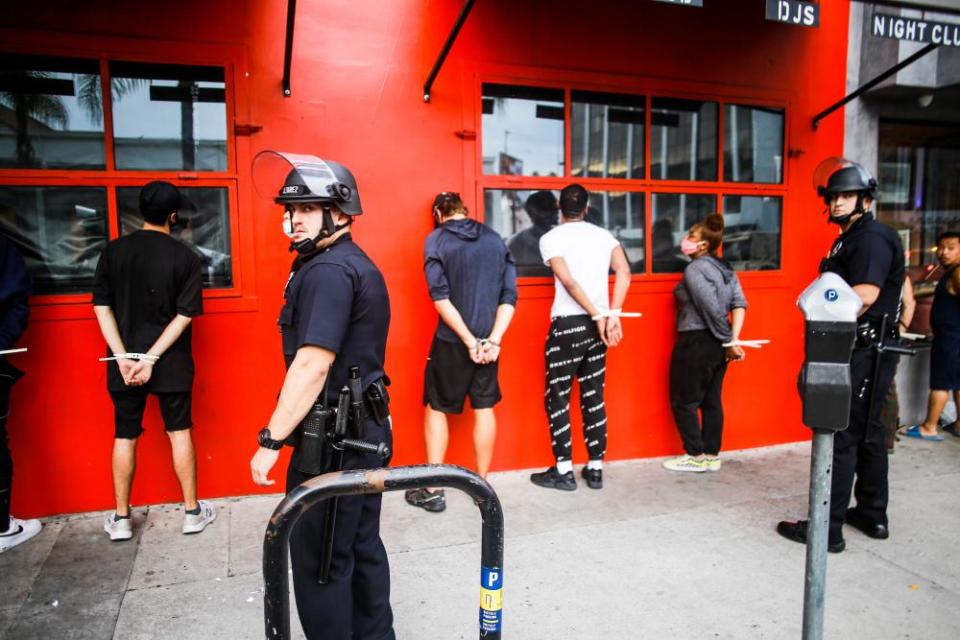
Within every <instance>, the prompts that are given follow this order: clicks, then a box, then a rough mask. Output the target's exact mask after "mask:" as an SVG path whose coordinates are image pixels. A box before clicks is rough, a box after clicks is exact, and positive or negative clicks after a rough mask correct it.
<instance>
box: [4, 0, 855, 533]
mask: <svg viewBox="0 0 960 640" xmlns="http://www.w3.org/2000/svg"><path fill="white" fill-rule="evenodd" d="M706 4H707V5H708V6H707V7H706V8H704V9H689V8H683V7H678V6H672V5H669V4H665V3H659V2H650V1H646V0H633V1H631V2H613V1H606V0H601V1H600V2H597V3H594V4H593V5H590V10H589V11H587V10H585V9H584V5H583V4H582V3H579V2H573V1H571V0H554V1H546V0H542V1H531V2H511V1H509V0H484V1H483V2H478V3H477V4H476V7H475V9H474V11H473V14H472V15H471V16H470V18H469V20H468V21H467V23H466V26H465V27H464V29H463V32H462V33H461V36H460V38H459V40H458V41H457V43H456V44H455V46H454V47H453V50H452V52H451V54H450V57H449V59H448V60H447V63H446V65H445V67H444V68H443V70H442V72H441V73H440V76H439V78H438V80H437V82H436V85H435V87H434V91H433V100H432V102H431V103H430V104H424V103H423V101H422V99H421V93H422V84H423V81H424V79H425V77H426V74H427V72H428V70H429V68H430V66H431V64H432V62H433V60H434V58H435V56H436V54H437V52H438V51H439V49H440V46H441V44H442V42H443V40H444V38H445V37H446V35H447V32H448V31H449V29H450V27H451V25H452V24H453V21H454V19H455V17H456V15H457V13H458V11H459V9H460V7H461V5H462V3H461V2H459V1H456V0H391V2H381V1H378V0H350V1H348V0H324V1H323V2H301V3H298V9H299V10H298V16H297V30H296V44H295V50H294V58H293V96H292V97H290V98H284V97H282V95H281V91H280V78H281V73H282V62H283V34H284V26H285V18H286V2H283V1H281V0H273V1H271V2H260V1H256V2H254V1H248V2H236V1H231V2H227V1H225V0H216V1H213V0H211V1H210V2H203V3H196V2H186V1H176V2H165V3H147V2H143V3H130V2H119V1H115V2H88V3H68V2H63V1H58V2H49V3H43V4H42V5H37V6H30V7H29V10H28V9H27V8H12V9H9V10H8V11H7V13H6V14H5V15H3V16H0V41H2V42H3V43H4V44H3V45H0V48H3V49H8V50H14V51H23V52H32V53H49V54H56V55H78V56H80V55H100V54H101V53H102V52H105V51H106V52H108V53H110V54H111V55H112V56H114V57H117V58H122V59H131V58H135V59H144V60H153V61H158V62H182V63H198V64H199V63H213V64H221V63H222V64H225V65H227V67H228V86H230V87H232V93H231V95H232V101H231V102H229V103H228V104H230V106H231V107H232V110H233V113H232V114H231V115H232V117H233V119H234V122H235V123H238V124H253V125H259V126H262V127H263V129H262V130H261V131H260V132H259V133H256V134H254V135H252V136H249V137H237V138H236V145H235V148H234V149H233V152H232V153H233V154H234V157H233V162H234V163H235V166H236V167H237V170H238V203H237V211H236V212H235V213H236V227H235V229H234V231H235V233H236V234H237V236H238V239H237V243H236V252H237V257H236V260H237V267H236V268H237V276H238V278H239V280H240V286H239V287H238V291H237V295H236V296H233V297H228V298H216V299H212V298H208V299H207V300H206V308H207V313H206V314H205V315H204V316H202V317H201V318H199V319H198V320H197V321H196V323H195V329H194V351H195V356H196V360H197V371H198V374H197V381H196V387H195V391H194V393H195V395H194V418H195V422H196V428H195V431H194V441H195V443H196V447H197V454H198V464H199V482H200V491H201V495H202V496H205V497H206V496H224V495H237V494H247V493H255V492H257V491H258V489H257V488H256V487H255V486H254V485H253V484H252V483H251V481H250V478H249V471H248V467H247V462H248V460H249V456H250V455H251V454H252V453H253V451H254V448H255V445H254V436H255V433H256V431H257V430H258V429H259V428H260V426H262V425H263V424H264V423H265V421H266V420H267V418H268V417H269V414H270V411H271V409H272V403H273V401H274V399H275V396H276V392H277V389H278V388H279V385H280V382H281V379H282V375H283V369H282V361H281V358H280V354H279V336H278V334H277V330H276V326H275V318H276V314H277V310H278V308H279V305H280V302H281V291H282V286H283V283H284V281H285V277H286V271H287V267H288V264H289V260H290V257H289V254H288V253H287V252H286V242H285V239H284V238H283V236H282V235H281V233H280V229H279V224H280V218H279V210H278V209H277V208H276V207H275V206H273V205H270V204H268V203H265V202H264V201H261V200H259V199H257V197H256V195H255V194H254V192H253V189H252V185H251V181H250V174H249V167H250V162H251V160H252V158H253V156H254V155H255V154H256V152H258V151H260V150H262V149H281V150H289V151H297V152H305V153H314V154H317V155H320V156H324V157H331V158H334V159H337V160H339V161H340V162H343V163H345V164H347V165H348V166H350V167H351V168H352V169H353V171H354V173H355V174H356V175H357V176H358V179H359V182H360V188H361V191H362V197H363V202H364V205H365V210H366V213H365V215H364V216H363V218H362V219H361V220H360V223H359V224H358V225H357V227H356V230H355V237H356V239H357V240H358V242H359V243H360V244H361V245H362V246H363V247H364V248H365V249H366V250H367V251H368V252H369V253H370V255H371V256H372V257H373V258H374V260H375V261H376V262H377V264H378V265H379V266H380V268H381V269H382V270H383V271H384V273H385V275H386V278H387V283H388V285H389V288H390V294H391V301H392V312H393V318H394V320H393V324H392V326H391V331H390V343H389V345H388V351H387V357H388V360H387V369H388V371H389V373H390V375H391V377H392V378H393V380H394V386H393V387H392V390H391V391H392V395H393V399H394V405H393V412H394V419H395V422H394V424H395V430H396V432H395V434H396V447H395V448H396V456H395V458H394V462H395V464H411V463H418V462H421V461H423V459H424V449H423V444H422V437H421V424H422V408H421V406H420V401H419V400H420V397H421V392H422V386H421V385H422V373H423V366H424V364H425V358H426V353H427V349H428V346H429V342H430V338H431V334H432V331H433V328H434V325H435V322H436V315H435V313H434V312H433V310H432V305H431V304H430V301H429V298H428V295H427V291H426V287H425V285H424V281H423V276H422V272H421V251H422V242H423V238H424V237H425V235H426V234H427V233H428V231H429V229H430V226H431V221H430V217H429V213H428V206H429V202H430V199H431V198H432V196H433V194H434V193H436V192H437V191H439V190H459V191H460V192H461V193H464V194H468V195H469V197H468V198H467V199H468V202H467V204H468V206H469V207H470V208H471V210H472V211H478V210H479V209H480V208H481V206H480V205H481V203H480V201H479V198H478V196H479V191H478V187H477V183H476V177H477V176H476V172H477V166H478V163H479V153H480V151H479V144H480V142H479V139H478V140H477V141H470V140H466V141H465V140H462V139H461V138H459V137H457V136H456V135H455V132H456V131H459V130H463V129H467V130H478V127H479V94H478V92H479V83H480V82H481V81H482V80H483V79H488V78H494V77H495V78H497V79H499V80H510V79H514V80H516V81H523V80H530V79H537V78H539V79H541V81H544V82H549V81H563V82H576V83H582V84H583V85H584V86H585V87H587V88H595V87H600V88H606V89H607V90H613V91H616V90H618V89H619V90H629V91H637V92H638V93H647V94H649V93H655V92H661V94H663V93H667V94H677V93H678V92H679V93H683V94H692V95H704V96H707V97H711V96H713V97H717V98H724V99H728V98H743V99H745V100H746V99H750V100H757V101H762V102H765V103H773V104H778V105H782V106H784V107H785V108H786V114H787V125H786V146H787V147H788V148H789V149H790V153H789V157H788V159H787V160H786V162H785V176H786V186H787V189H788V194H787V196H786V198H785V199H784V208H783V236H782V264H783V268H782V270H781V271H778V272H766V273H747V274H743V275H742V282H743V285H744V288H745V290H746V294H747V297H748V300H749V302H750V309H749V311H748V313H747V324H746V329H745V331H744V337H750V338H760V337H763V338H771V339H772V340H773V342H772V344H771V345H770V346H769V347H767V348H765V349H763V350H761V351H759V352H754V351H751V352H750V353H749V354H748V359H747V360H746V362H744V363H742V364H738V365H736V366H733V367H731V369H730V373H729V375H728V377H727V384H726V388H725V395H724V397H725V406H726V416H727V427H726V433H725V438H724V447H725V448H726V449H735V448H743V447H755V446H761V445H767V444H773V443H779V442H788V441H794V440H799V439H803V438H805V437H807V433H808V432H807V431H806V429H805V428H804V427H803V426H802V425H801V423H800V418H799V402H798V399H797V394H796V391H795V379H796V373H797V370H798V366H799V364H800V361H801V359H802V318H801V317H800V314H799V312H798V311H796V308H795V306H794V301H795V299H796V296H797V294H798V293H799V291H800V290H801V289H802V288H803V287H804V286H805V285H806V283H808V282H809V281H810V280H811V279H812V278H813V277H814V276H815V274H816V265H817V262H818V260H819V257H820V256H821V255H822V253H823V252H824V251H825V249H826V247H827V246H828V244H829V242H830V237H831V231H830V229H829V228H828V227H827V225H826V224H824V222H823V218H822V216H821V215H820V211H821V210H822V206H821V205H820V204H819V203H818V201H817V198H816V196H815V193H814V192H813V189H812V188H811V186H810V184H811V178H810V176H811V173H812V171H813V167H814V166H815V165H816V163H817V162H818V161H819V160H820V159H822V158H823V157H824V156H827V155H834V154H839V153H840V151H841V147H842V117H841V114H839V113H838V114H835V115H833V116H831V117H829V118H827V119H826V120H825V121H823V122H822V123H821V126H820V129H819V130H817V131H814V130H813V129H812V128H811V125H810V121H811V118H812V116H813V114H815V113H816V112H817V111H819V110H820V109H822V108H823V107H824V106H826V105H827V104H829V103H832V102H833V101H835V100H836V99H837V98H838V97H839V96H841V95H842V94H843V91H844V81H845V69H846V46H847V45H846V42H847V11H848V10H847V3H846V2H841V1H836V0H833V1H831V2H823V3H821V23H820V26H819V28H816V29H808V28H802V27H791V26H786V25H780V24H775V23H771V22H766V21H765V20H764V19H763V2H762V1H761V0H748V1H744V2H708V3H706ZM134 177H135V176H134ZM34 179H35V181H38V182H39V183H43V177H36V176H35V178H34ZM11 180H13V181H17V180H16V177H15V176H14V177H13V178H11V172H0V182H5V183H9V182H10V181H11ZM92 180H93V181H94V182H95V180H96V178H95V177H93V178H92ZM676 280H677V276H635V277H634V282H633V286H632V287H631V291H630V296H629V298H628V302H627V305H626V306H627V307H628V308H629V309H635V310H641V311H643V312H644V314H645V315H644V318H642V319H641V320H635V321H627V322H625V325H626V327H625V330H626V339H625V341H624V343H623V344H622V346H620V347H618V348H617V349H615V350H613V351H611V353H610V356H609V369H608V378H607V379H608V382H607V405H608V408H609V414H610V415H609V424H610V433H609V449H608V458H609V459H612V460H615V459H622V458H632V457H642V456H662V455H666V454H670V453H675V452H678V451H680V440H679V437H678V436H677V434H676V430H675V427H674V425H673V421H672V418H671V415H670V410H669V405H668V399H667V366H668V359H669V353H670V349H671V346H672V342H673V339H674V329H673V323H674V310H673V301H672V295H671V290H672V288H673V286H674V284H675V283H676ZM551 287H552V285H551V284H550V283H549V282H548V281H545V280H539V281H534V282H533V283H532V284H524V285H523V286H521V292H520V302H519V307H518V311H517V315H516V319H515V321H514V324H513V326H512V327H511V329H510V331H509V333H508V334H507V337H506V340H505V344H504V355H503V363H502V368H501V371H502V374H501V384H502V387H503V390H504V396H505V398H504V402H503V403H502V404H501V405H500V406H499V407H498V409H497V415H498V419H499V435H498V441H497V450H496V455H495V456H494V462H493V467H494V469H495V470H502V469H514V468H524V467H536V466H541V465H547V464H548V463H549V462H550V459H551V456H550V450H549V437H548V433H547V427H546V420H545V416H544V412H543V407H542V400H541V398H542V393H543V382H542V380H543V374H542V371H543V369H542V367H543V364H542V363H543V355H542V353H543V349H542V346H543V340H544V337H545V333H546V329H547V325H548V321H549V320H548V314H549V307H550V300H551V295H552V289H551ZM64 300H66V299H55V298H45V299H38V300H37V301H36V304H34V306H33V317H32V321H31V325H30V328H29V329H28V331H27V333H26V335H25V337H24V338H23V340H22V344H23V345H24V346H28V347H29V348H30V353H29V354H28V355H26V356H21V357H19V359H18V360H16V363H17V364H18V365H19V366H21V367H22V368H24V369H27V370H28V371H29V375H28V376H27V377H26V378H25V379H24V381H23V382H22V383H21V384H19V385H18V386H17V387H16V389H15V391H14V398H13V414H12V416H11V421H10V431H11V439H12V447H13V452H14V458H15V464H16V476H15V487H14V507H15V509H14V511H15V513H16V514H17V515H19V516H21V517H23V516H37V515H46V514H53V513H63V512H72V511H81V510H89V509H105V508H109V507H111V505H112V489H111V483H110V469H109V460H110V450H111V445H112V435H113V426H112V407H111V404H110V400H109V398H108V396H107V393H106V391H105V380H104V378H105V373H104V368H103V365H102V364H100V363H98V362H97V357H98V356H99V355H101V353H102V349H103V343H102V340H101V338H100V335H99V332H98V330H97V326H96V323H95V321H94V319H93V314H92V309H91V308H90V305H89V303H88V302H85V301H83V300H78V301H74V302H64ZM148 415H149V417H148V420H147V422H146V427H147V433H146V434H145V436H144V437H143V438H142V441H141V443H140V447H139V448H140V452H139V459H138V469H137V477H136V481H135V485H134V491H133V502H134V504H144V503H154V502H164V501H176V500H178V499H179V489H178V486H177V484H176V479H175V477H174V474H173V471H172V468H171V465H170V462H169V446H168V444H167V441H166V438H165V436H164V435H163V429H162V426H161V424H160V421H159V416H158V415H157V412H156V410H155V409H154V408H151V409H150V410H148ZM576 440H577V438H575V441H576ZM471 446H472V445H471V438H470V423H469V420H466V419H458V420H454V421H453V423H452V433H451V446H450V453H449V457H448V460H449V462H452V463H457V464H464V465H467V466H470V465H472V449H471ZM575 456H576V458H577V460H578V461H580V460H583V459H584V458H585V452H584V449H583V445H582V442H580V443H577V449H576V453H575ZM275 475H276V477H278V478H280V477H281V475H280V474H279V473H278V474H275Z"/></svg>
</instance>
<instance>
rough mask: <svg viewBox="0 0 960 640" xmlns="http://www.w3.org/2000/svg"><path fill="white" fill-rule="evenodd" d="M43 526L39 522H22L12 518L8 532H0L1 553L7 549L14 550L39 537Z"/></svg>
mask: <svg viewBox="0 0 960 640" xmlns="http://www.w3.org/2000/svg"><path fill="white" fill-rule="evenodd" d="M42 526H43V525H41V524H40V521H39V520H21V519H20V518H14V517H13V516H10V523H9V526H8V527H7V530H6V531H4V532H0V553H3V552H4V551H6V550H7V549H13V548H14V547H15V546H17V545H18V544H20V543H21V542H26V541H27V540H29V539H30V538H32V537H33V536H35V535H37V534H38V533H40V529H41V528H42Z"/></svg>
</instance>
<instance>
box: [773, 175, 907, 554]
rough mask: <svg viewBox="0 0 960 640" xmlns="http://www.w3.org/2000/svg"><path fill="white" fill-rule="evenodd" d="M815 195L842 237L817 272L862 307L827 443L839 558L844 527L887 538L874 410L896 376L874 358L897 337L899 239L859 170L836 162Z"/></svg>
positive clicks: (791, 527) (799, 529) (885, 360)
mask: <svg viewBox="0 0 960 640" xmlns="http://www.w3.org/2000/svg"><path fill="white" fill-rule="evenodd" d="M819 192H820V195H821V196H822V197H823V198H824V201H825V203H826V204H827V207H828V211H829V216H830V219H829V220H830V222H831V223H833V224H836V225H837V226H839V227H840V231H841V233H840V236H839V237H838V238H837V239H836V240H835V241H834V243H833V246H832V247H831V249H830V254H829V256H828V257H827V258H826V259H825V260H824V261H823V263H822V264H821V267H820V270H821V271H822V272H826V271H829V272H832V273H836V274H837V275H839V276H840V277H841V278H843V279H844V280H845V281H846V282H847V284H849V285H850V286H851V287H852V288H853V290H854V292H856V294H857V295H858V296H859V297H860V300H861V302H862V303H863V307H862V308H861V310H860V318H859V321H858V326H857V342H856V346H855V347H854V350H853V355H852V357H851V359H850V382H851V387H852V389H851V391H852V397H851V399H850V420H849V424H848V426H847V428H846V429H844V430H843V431H838V432H837V433H836V435H835V436H834V440H833V475H832V478H831V488H830V532H829V537H828V542H827V549H828V550H829V551H831V552H833V553H839V552H841V551H843V550H844V548H846V542H845V541H844V538H843V531H842V528H843V524H844V522H846V523H847V524H849V525H852V526H854V527H856V528H857V529H860V530H861V531H862V532H863V533H865V534H866V535H868V536H869V537H871V538H876V539H881V540H882V539H885V538H887V537H889V535H890V533H889V531H888V528H887V502H888V498H889V491H888V486H887V470H888V466H887V447H886V443H885V441H884V427H883V422H882V421H881V419H880V408H881V405H882V404H883V402H884V398H885V397H886V395H887V389H888V388H889V387H890V383H891V382H892V381H893V376H894V374H895V373H896V369H897V356H896V354H893V353H890V352H889V351H884V352H883V353H882V354H879V353H878V352H877V349H876V346H877V345H878V344H879V343H886V342H892V341H896V340H897V338H898V335H897V331H896V327H897V321H898V319H899V318H898V316H899V313H900V295H901V291H902V289H903V278H904V259H903V247H902V245H901V244H900V237H899V236H898V235H897V234H896V232H894V231H893V230H892V229H890V228H889V227H887V226H885V225H883V224H881V223H879V222H877V221H876V220H875V219H874V216H873V212H872V211H871V207H872V205H873V203H874V201H875V200H876V192H877V181H876V180H874V179H873V177H871V176H870V174H869V173H867V171H866V170H865V169H864V168H863V167H861V166H860V165H859V164H856V163H852V162H849V161H842V162H841V164H840V165H839V167H838V168H836V169H835V170H834V171H833V172H832V173H830V174H829V180H828V181H827V184H826V185H825V186H821V187H820V189H819ZM884 316H886V320H884ZM878 357H879V358H880V362H879V363H877V361H876V359H877V358H878ZM874 371H876V373H877V376H876V380H873V377H874ZM871 404H872V405H873V407H872V408H871ZM855 476H856V486H854V477H855ZM851 493H854V494H855V495H856V500H857V506H856V507H854V508H852V509H848V507H849V506H850V495H851ZM777 532H778V533H780V535H782V536H783V537H785V538H788V539H790V540H793V541H795V542H806V539H807V521H806V520H801V521H799V522H780V523H779V524H778V525H777Z"/></svg>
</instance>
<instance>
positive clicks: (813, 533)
mask: <svg viewBox="0 0 960 640" xmlns="http://www.w3.org/2000/svg"><path fill="white" fill-rule="evenodd" d="M833 436H834V432H833V431H823V430H816V431H814V432H813V451H812V454H811V456H810V521H809V523H808V524H807V566H806V580H805V584H804V590H803V640H821V638H822V637H823V600H824V593H825V590H826V582H827V542H828V536H829V533H830V531H829V530H830V487H831V480H832V477H833V473H832V472H833V469H832V461H833Z"/></svg>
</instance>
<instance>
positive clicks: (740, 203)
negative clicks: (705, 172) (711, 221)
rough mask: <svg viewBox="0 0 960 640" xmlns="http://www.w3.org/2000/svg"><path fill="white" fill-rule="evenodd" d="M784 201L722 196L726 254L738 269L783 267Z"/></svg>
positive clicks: (755, 197)
mask: <svg viewBox="0 0 960 640" xmlns="http://www.w3.org/2000/svg"><path fill="white" fill-rule="evenodd" d="M780 211H781V200H780V198H775V197H764V196H724V197H723V222H724V228H723V257H724V258H726V259H727V260H729V261H730V262H731V263H732V264H733V267H734V268H735V269H737V270H739V271H758V270H765V269H779V268H780V219H781V213H780Z"/></svg>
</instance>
